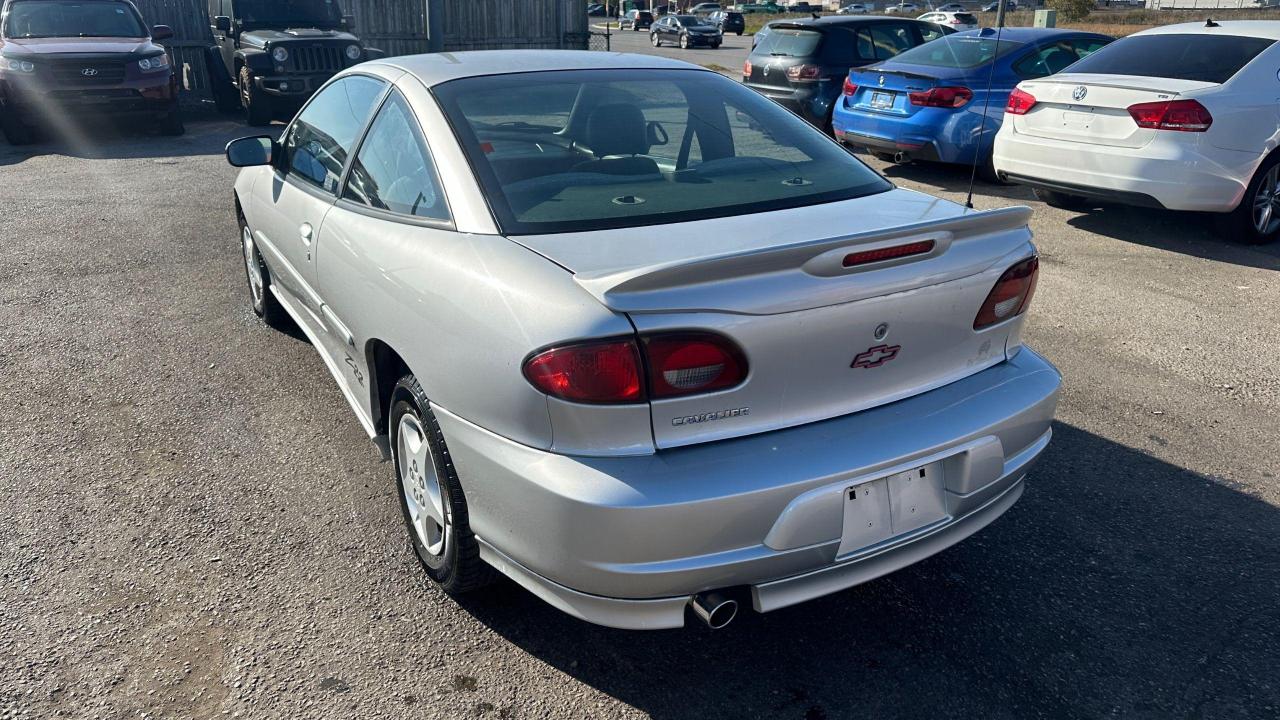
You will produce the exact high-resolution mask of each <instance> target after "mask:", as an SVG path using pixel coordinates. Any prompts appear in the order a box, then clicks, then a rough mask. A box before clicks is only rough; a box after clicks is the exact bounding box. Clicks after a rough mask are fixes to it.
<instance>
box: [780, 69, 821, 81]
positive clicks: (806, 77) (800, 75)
mask: <svg viewBox="0 0 1280 720" xmlns="http://www.w3.org/2000/svg"><path fill="white" fill-rule="evenodd" d="M821 77H822V68H821V67H819V66H817V65H792V66H791V67H789V68H787V79H788V80H790V81H791V82H816V81H817V80H818V79H819V78H821Z"/></svg>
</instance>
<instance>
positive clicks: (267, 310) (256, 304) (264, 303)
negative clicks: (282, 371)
mask: <svg viewBox="0 0 1280 720" xmlns="http://www.w3.org/2000/svg"><path fill="white" fill-rule="evenodd" d="M239 220H240V252H241V255H242V256H243V260H244V262H243V265H244V270H245V282H246V283H247V286H248V290H249V307H251V308H253V314H254V315H257V316H258V317H260V318H262V322H264V323H266V324H267V326H268V327H271V328H275V329H276V330H285V329H288V328H290V327H291V326H292V325H293V318H291V317H289V313H288V312H287V311H286V310H285V309H284V306H283V305H281V304H280V301H279V300H277V299H276V296H275V295H274V294H273V293H272V292H271V270H270V269H268V268H267V263H266V262H264V261H263V259H262V254H261V253H259V252H258V245H257V243H256V242H252V240H248V241H246V238H245V234H246V233H248V234H249V238H252V236H253V234H252V233H251V232H249V225H248V223H247V222H246V221H245V219H244V216H243V215H240V216H239ZM250 242H252V249H251V250H250V249H249V247H248V244H249V243H250ZM250 252H251V253H252V255H250ZM254 272H256V273H257V279H258V282H259V283H261V285H260V288H261V291H260V292H256V293H255V292H254V277H253V275H252V273H254Z"/></svg>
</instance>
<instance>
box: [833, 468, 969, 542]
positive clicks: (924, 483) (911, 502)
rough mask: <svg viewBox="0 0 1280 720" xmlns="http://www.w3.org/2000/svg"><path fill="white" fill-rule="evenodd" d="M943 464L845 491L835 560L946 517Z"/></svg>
mask: <svg viewBox="0 0 1280 720" xmlns="http://www.w3.org/2000/svg"><path fill="white" fill-rule="evenodd" d="M943 472H944V470H943V461H941V460H939V461H936V462H932V463H929V464H927V465H922V466H920V467H916V468H912V469H910V470H905V471H903V472H898V473H894V474H892V475H887V476H885V477H881V478H876V479H874V480H869V481H867V482H862V483H859V484H857V485H853V486H851V487H848V488H845V490H844V530H843V532H842V533H841V536H840V547H839V549H838V550H836V556H837V557H839V556H841V555H845V554H847V553H851V552H854V551H856V550H861V549H863V548H866V547H870V546H871V545H875V544H877V543H880V542H884V541H885V540H889V539H890V538H893V537H895V536H898V535H902V534H904V533H909V532H912V531H914V530H919V529H920V528H922V527H925V526H928V525H932V524H933V523H935V522H938V521H939V520H942V519H944V518H946V517H947V502H946V490H945V488H946V485H945V482H944V481H945V478H944V476H943Z"/></svg>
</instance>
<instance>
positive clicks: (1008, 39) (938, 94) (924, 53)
mask: <svg viewBox="0 0 1280 720" xmlns="http://www.w3.org/2000/svg"><path fill="white" fill-rule="evenodd" d="M1111 40H1112V38H1110V37H1108V36H1106V35H1098V34H1096V33H1086V32H1080V31H1077V30H1061V29H1055V28H1005V29H1004V30H1003V31H1002V33H1001V34H1000V37H999V43H998V44H997V38H996V32H995V31H994V30H992V29H991V28H986V29H984V30H970V31H966V32H961V33H956V34H954V35H948V36H947V37H945V38H942V39H940V40H937V41H935V42H932V43H929V44H928V45H922V46H920V47H917V48H914V49H911V50H907V51H906V52H904V53H902V54H901V55H898V56H897V57H894V58H892V59H890V60H886V61H884V62H882V63H880V64H878V65H873V66H871V67H866V68H855V69H853V70H850V71H849V76H848V78H847V79H846V81H845V86H844V92H843V97H842V98H841V99H840V102H839V103H837V104H836V110H835V114H834V115H833V116H832V125H833V127H834V130H835V136H836V138H837V139H839V140H840V141H841V142H844V143H847V144H849V145H853V146H857V147H865V148H868V149H870V150H871V151H872V152H874V153H875V154H876V155H877V156H879V157H881V158H882V159H886V160H897V161H898V162H905V161H908V160H928V161H935V162H945V163H964V164H971V163H973V162H974V160H975V159H977V160H978V162H979V166H980V169H981V170H982V171H983V174H984V175H985V177H987V178H988V179H991V180H994V179H995V172H994V170H992V168H991V146H992V141H993V139H994V138H995V136H996V132H997V131H998V130H999V129H1000V122H1001V118H1002V116H1003V114H1004V107H1005V103H1006V101H1007V100H1008V98H1009V93H1010V92H1011V91H1012V90H1013V87H1014V85H1017V84H1018V82H1019V81H1021V80H1026V79H1028V78H1040V77H1045V76H1046V75H1052V74H1053V73H1056V72H1060V71H1062V70H1063V69H1065V68H1066V67H1067V66H1069V65H1071V64H1072V63H1074V62H1076V61H1077V60H1079V59H1080V58H1082V57H1088V56H1089V55H1090V54H1091V53H1093V52H1096V51H1097V50H1098V49H1099V48H1102V47H1103V46H1105V45H1106V44H1107V43H1109V42H1111ZM988 84H990V87H991V94H990V96H987V94H986V93H987V86H988ZM984 115H985V119H984Z"/></svg>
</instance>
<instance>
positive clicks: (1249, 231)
mask: <svg viewBox="0 0 1280 720" xmlns="http://www.w3.org/2000/svg"><path fill="white" fill-rule="evenodd" d="M1277 165H1280V154H1278V155H1273V156H1271V157H1269V158H1267V159H1266V160H1263V161H1262V164H1261V165H1259V166H1258V171H1257V172H1255V173H1254V174H1253V180H1250V181H1249V187H1248V188H1247V189H1246V190H1245V193H1244V197H1243V198H1241V200H1240V205H1239V206H1237V207H1236V209H1235V210H1233V211H1231V212H1230V213H1228V214H1226V215H1224V216H1223V225H1224V227H1223V228H1222V229H1223V230H1224V231H1225V234H1226V235H1227V236H1228V237H1229V238H1231V239H1232V240H1235V241H1236V242H1239V243H1241V244H1242V245H1264V244H1266V243H1269V242H1274V241H1275V240H1276V238H1277V237H1280V222H1277V221H1276V220H1275V219H1273V220H1272V221H1271V222H1270V223H1269V228H1268V230H1269V231H1266V230H1259V229H1258V225H1257V224H1255V218H1254V212H1255V207H1256V206H1255V201H1256V200H1257V198H1258V197H1259V195H1260V194H1265V193H1267V189H1264V188H1263V185H1264V184H1265V183H1267V182H1268V176H1269V175H1270V173H1271V171H1272V170H1273V169H1275V167H1276V166H1277ZM1270 183H1271V185H1272V187H1271V188H1270V195H1271V197H1272V198H1275V197H1276V193H1277V192H1280V189H1278V188H1276V187H1275V185H1276V184H1277V178H1275V177H1274V176H1273V177H1271V178H1270ZM1277 204H1280V203H1277V202H1276V201H1275V200H1273V201H1272V210H1271V215H1272V217H1273V218H1277V217H1280V215H1277V214H1278V213H1280V207H1277Z"/></svg>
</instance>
